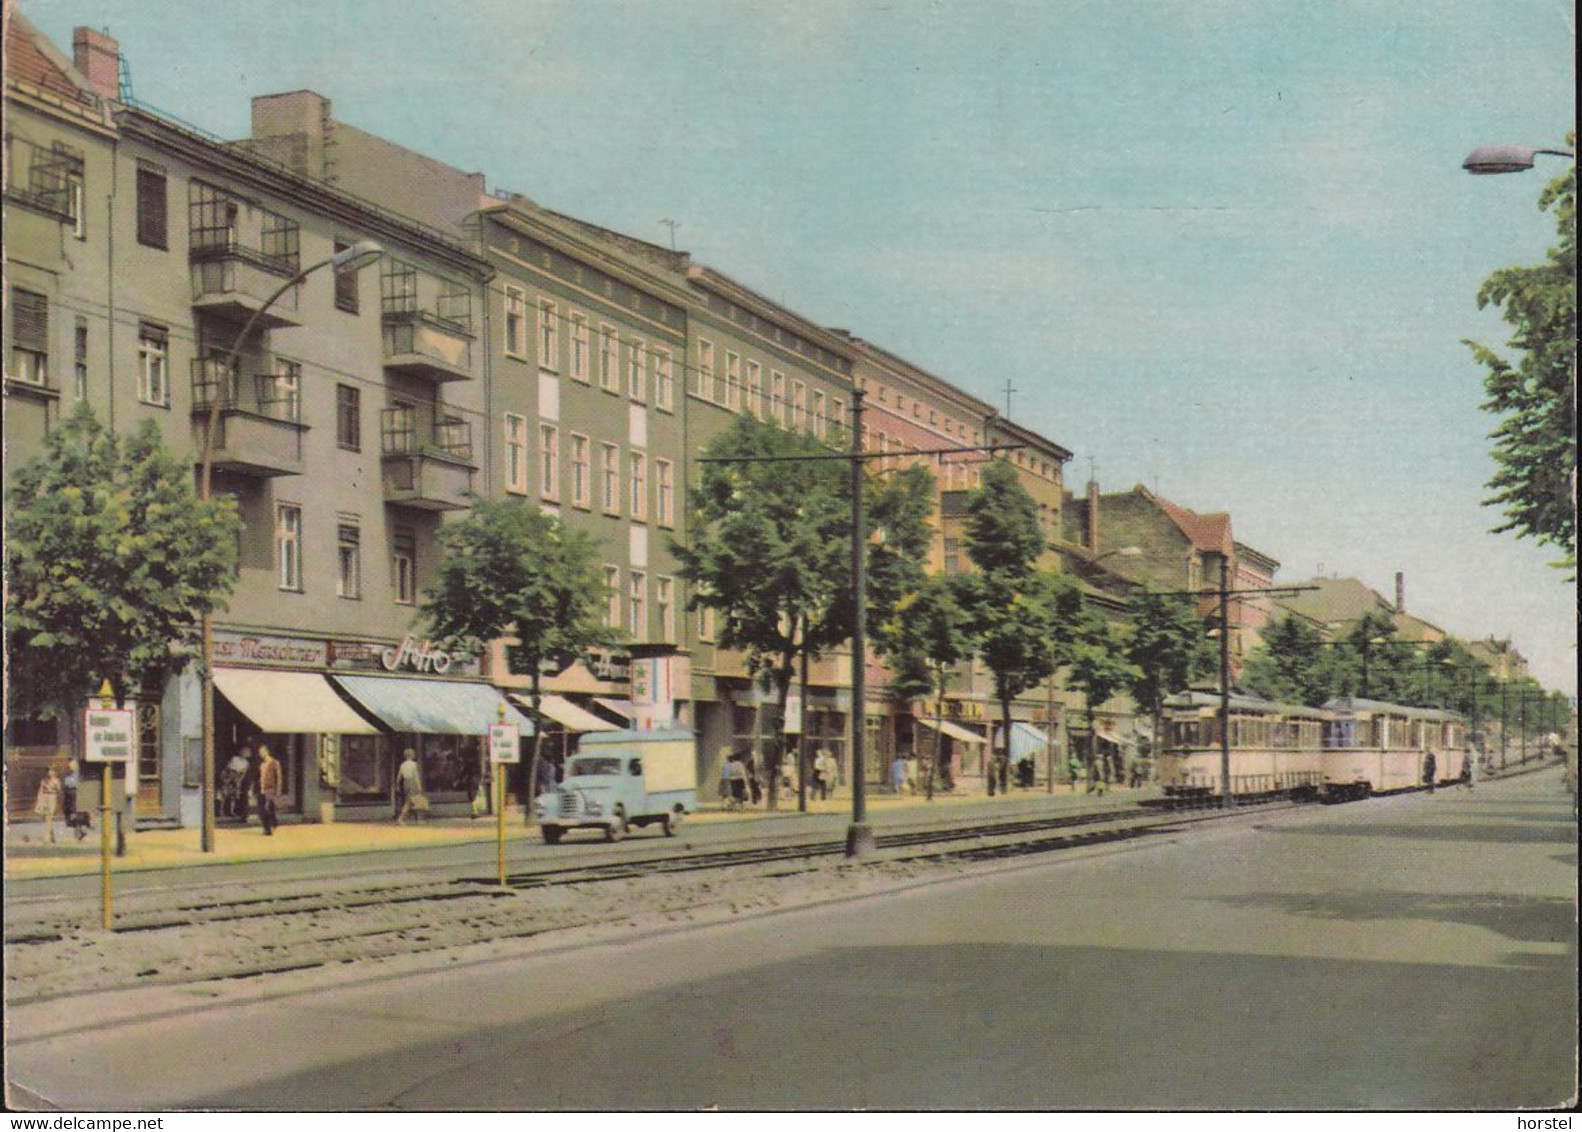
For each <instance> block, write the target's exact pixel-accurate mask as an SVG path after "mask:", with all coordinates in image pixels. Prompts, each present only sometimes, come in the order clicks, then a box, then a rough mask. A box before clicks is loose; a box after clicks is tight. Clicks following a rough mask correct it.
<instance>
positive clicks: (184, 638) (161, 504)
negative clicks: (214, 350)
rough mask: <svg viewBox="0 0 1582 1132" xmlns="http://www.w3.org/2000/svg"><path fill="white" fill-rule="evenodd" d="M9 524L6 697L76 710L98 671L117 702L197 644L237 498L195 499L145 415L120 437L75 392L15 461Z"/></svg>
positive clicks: (224, 562)
mask: <svg viewBox="0 0 1582 1132" xmlns="http://www.w3.org/2000/svg"><path fill="white" fill-rule="evenodd" d="M7 526H8V530H7V537H6V573H7V589H6V604H5V625H6V644H7V653H8V662H9V666H10V672H9V673H8V680H7V694H8V697H9V698H10V700H11V706H12V708H13V710H19V711H25V712H30V713H38V714H40V715H43V716H46V717H48V716H62V715H63V716H66V717H67V718H69V719H73V718H75V716H76V709H77V708H78V707H80V706H81V703H82V700H83V697H85V696H87V695H91V694H92V693H93V692H94V691H95V690H96V689H97V688H98V687H100V686H101V685H102V684H103V683H104V682H105V681H108V682H109V684H110V688H111V691H112V693H113V694H114V696H115V699H116V702H117V703H118V704H124V703H125V701H126V698H127V697H128V696H129V695H132V694H134V693H135V692H137V691H138V690H139V689H141V688H142V687H144V686H145V685H152V684H155V683H158V682H161V681H162V680H163V679H164V678H165V677H167V676H168V675H169V674H170V673H171V672H173V671H176V670H178V669H179V668H181V667H182V666H183V665H184V664H186V663H187V662H188V661H190V660H191V659H193V658H194V657H195V656H197V655H198V651H199V648H200V644H201V640H200V637H201V624H202V616H203V614H204V613H212V612H213V611H215V610H216V609H218V608H220V607H221V606H222V604H223V602H224V599H225V598H226V596H227V595H228V594H229V593H230V591H231V589H232V587H233V586H234V585H235V572H236V537H237V532H238V531H239V530H240V522H239V520H238V519H237V515H236V504H235V501H234V500H233V499H231V498H230V497H229V496H223V495H222V496H220V497H217V498H215V499H211V500H210V501H208V502H203V501H201V500H199V499H198V497H197V492H196V491H195V490H194V488H193V484H192V471H191V468H190V466H188V465H186V464H183V463H182V462H181V461H179V460H177V459H176V458H175V457H174V456H172V455H171V454H170V453H169V452H168V451H167V450H166V449H165V448H164V447H163V445H162V444H161V442H160V438H159V433H158V431H157V429H156V427H155V425H154V424H153V422H152V421H145V422H144V423H143V424H142V425H141V426H140V427H139V428H138V429H137V430H136V431H135V432H134V433H133V434H132V435H131V436H129V437H127V438H125V440H124V441H123V440H122V439H121V438H119V437H117V436H116V435H114V434H113V433H111V432H109V431H108V430H106V429H105V427H104V425H103V424H101V423H100V421H99V420H98V418H97V417H96V416H95V415H94V413H93V411H92V410H91V409H90V408H88V406H87V405H86V404H83V405H79V406H78V407H77V408H76V409H75V410H74V411H73V412H72V413H71V414H70V415H69V416H68V417H67V418H66V419H65V420H64V421H62V422H61V424H60V427H59V428H57V429H55V431H54V432H52V433H50V434H49V436H48V437H47V438H46V441H45V449H44V452H43V453H42V454H41V455H40V456H39V457H38V458H37V459H35V460H33V461H32V462H30V463H29V464H27V465H26V466H25V467H23V468H22V469H21V470H20V471H19V472H18V473H17V479H16V486H15V488H14V489H13V490H12V491H11V493H10V497H9V499H8V505H7Z"/></svg>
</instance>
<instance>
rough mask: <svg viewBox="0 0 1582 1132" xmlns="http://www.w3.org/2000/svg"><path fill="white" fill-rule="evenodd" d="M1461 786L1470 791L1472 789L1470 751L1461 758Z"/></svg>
mask: <svg viewBox="0 0 1582 1132" xmlns="http://www.w3.org/2000/svg"><path fill="white" fill-rule="evenodd" d="M1461 785H1463V786H1465V787H1466V788H1467V789H1468V790H1471V789H1472V752H1471V751H1468V752H1467V753H1466V754H1464V755H1462V756H1461Z"/></svg>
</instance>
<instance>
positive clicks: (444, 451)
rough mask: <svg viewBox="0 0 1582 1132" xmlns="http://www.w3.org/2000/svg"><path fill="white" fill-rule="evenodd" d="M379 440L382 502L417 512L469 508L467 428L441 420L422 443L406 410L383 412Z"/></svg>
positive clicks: (470, 469)
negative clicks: (383, 496)
mask: <svg viewBox="0 0 1582 1132" xmlns="http://www.w3.org/2000/svg"><path fill="white" fill-rule="evenodd" d="M380 438H381V443H380V463H381V465H382V468H383V473H384V491H385V502H386V503H390V504H394V505H396V506H400V507H412V508H415V509H417V510H420V511H460V510H463V509H464V508H467V507H471V506H472V474H473V473H474V472H475V471H477V470H478V465H477V464H476V463H474V462H473V458H472V425H470V424H468V423H467V422H466V421H458V420H442V421H439V422H437V423H435V425H434V427H433V430H432V432H431V433H430V434H429V436H428V438H427V439H425V438H424V437H423V434H422V433H421V432H420V430H419V429H418V427H417V425H416V422H415V420H414V418H413V414H412V412H411V411H410V410H408V409H386V410H385V411H384V412H383V413H382V414H381V419H380Z"/></svg>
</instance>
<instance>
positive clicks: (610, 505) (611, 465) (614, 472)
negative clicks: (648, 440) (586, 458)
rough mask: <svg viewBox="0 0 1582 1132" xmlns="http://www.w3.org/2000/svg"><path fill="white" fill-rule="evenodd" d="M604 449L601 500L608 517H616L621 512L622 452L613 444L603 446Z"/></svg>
mask: <svg viewBox="0 0 1582 1132" xmlns="http://www.w3.org/2000/svg"><path fill="white" fill-rule="evenodd" d="M603 449H604V455H603V460H602V480H603V484H602V486H601V488H600V491H599V500H600V504H601V505H602V507H603V508H604V513H605V514H606V515H616V514H619V513H620V510H621V450H620V449H619V448H617V447H616V446H615V445H613V444H606V445H603Z"/></svg>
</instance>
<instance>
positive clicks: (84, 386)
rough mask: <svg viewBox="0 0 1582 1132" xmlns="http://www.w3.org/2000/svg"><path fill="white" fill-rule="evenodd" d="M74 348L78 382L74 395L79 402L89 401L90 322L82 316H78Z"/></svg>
mask: <svg viewBox="0 0 1582 1132" xmlns="http://www.w3.org/2000/svg"><path fill="white" fill-rule="evenodd" d="M73 347H74V351H75V352H74V361H75V363H76V378H77V380H76V384H75V386H74V388H73V389H72V395H73V396H74V397H76V398H77V400H79V401H86V400H87V399H88V320H87V319H85V318H83V317H82V316H81V315H78V316H77V325H76V336H75V339H74V341H73Z"/></svg>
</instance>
